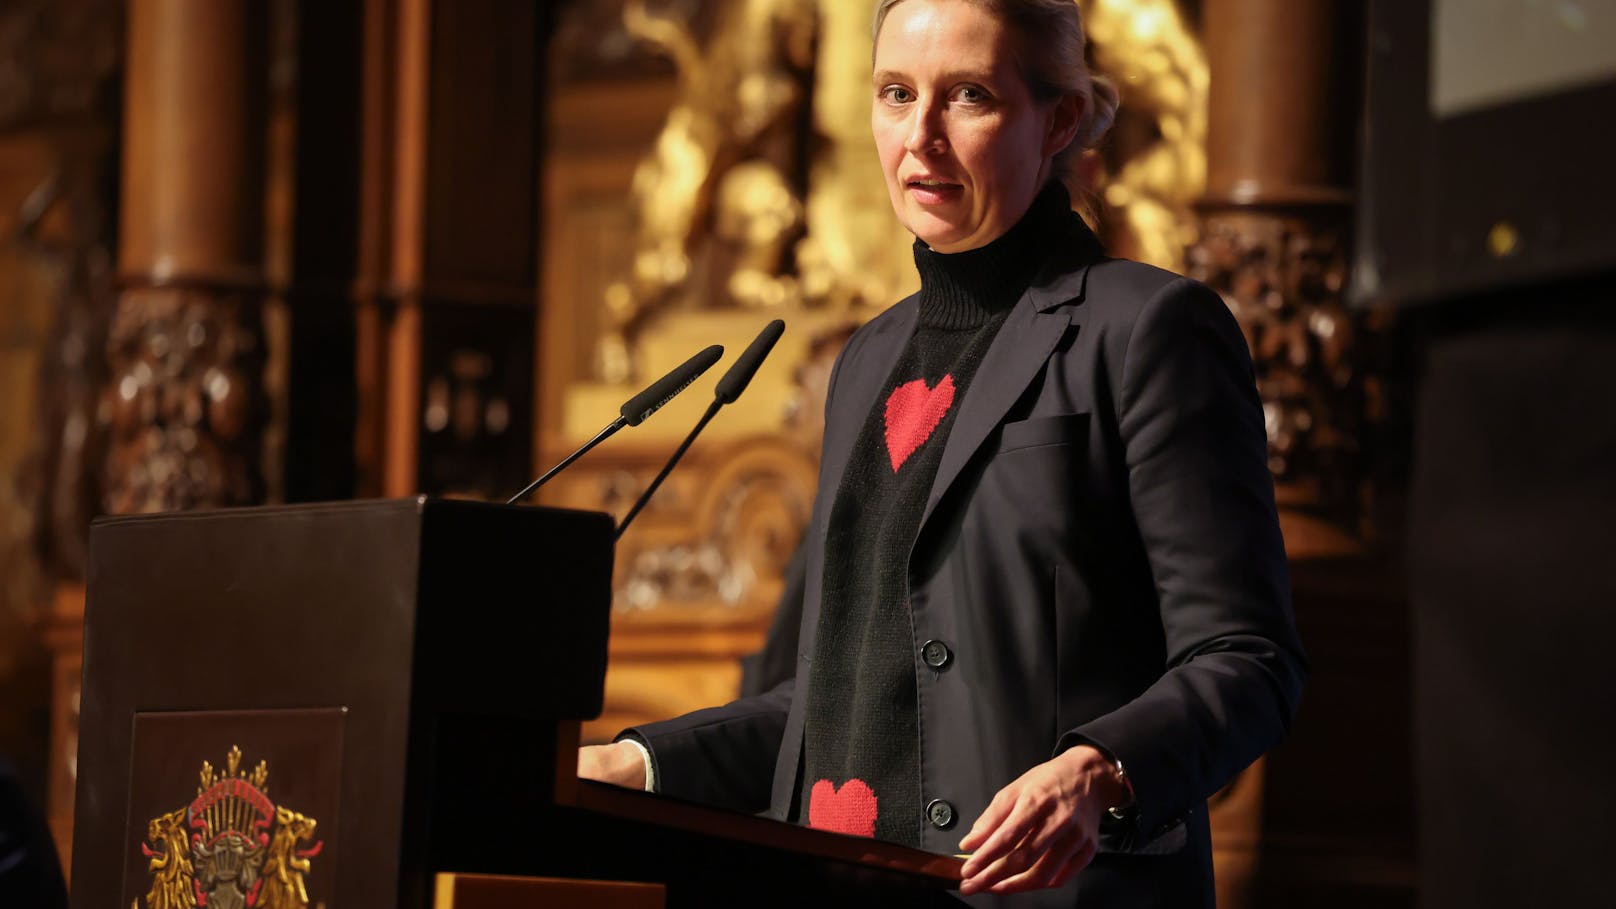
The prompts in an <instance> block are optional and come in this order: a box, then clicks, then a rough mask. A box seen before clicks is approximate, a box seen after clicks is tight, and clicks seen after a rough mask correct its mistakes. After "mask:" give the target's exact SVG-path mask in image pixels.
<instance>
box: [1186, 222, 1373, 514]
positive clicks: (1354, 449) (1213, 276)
mask: <svg viewBox="0 0 1616 909" xmlns="http://www.w3.org/2000/svg"><path fill="white" fill-rule="evenodd" d="M1344 217H1345V212H1338V213H1332V214H1329V215H1325V214H1319V215H1314V216H1313V217H1302V216H1299V215H1288V214H1277V213H1269V212H1262V211H1235V212H1220V213H1215V214H1211V215H1209V216H1208V217H1207V219H1206V222H1205V224H1204V226H1203V238H1202V240H1201V242H1200V243H1198V244H1197V245H1196V246H1195V247H1193V248H1192V249H1191V251H1190V269H1189V273H1190V275H1191V276H1192V277H1195V278H1198V279H1200V280H1201V281H1204V282H1206V283H1207V284H1209V285H1211V286H1212V287H1214V288H1217V289H1218V291H1219V292H1220V293H1221V294H1222V295H1223V298H1224V302H1226V303H1227V304H1228V305H1229V308H1230V310H1231V311H1233V312H1234V315H1235V318H1236V319H1237V320H1238V321H1239V322H1240V327H1241V330H1242V331H1243V332H1245V335H1246V341H1247V343H1248V344H1249V345H1250V347H1251V353H1252V359H1253V361H1254V362H1255V364H1256V368H1257V388H1258V392H1259V394H1260V395H1261V397H1262V403H1263V413H1264V418H1265V421H1266V424H1267V431H1268V452H1269V460H1268V466H1269V469H1270V470H1272V471H1273V473H1274V477H1275V479H1276V480H1277V481H1280V482H1288V483H1299V482H1300V483H1307V484H1310V485H1315V486H1316V487H1317V489H1318V493H1319V495H1320V497H1321V503H1323V504H1329V505H1335V506H1341V507H1350V506H1351V504H1352V502H1353V499H1354V496H1355V494H1356V493H1355V486H1356V481H1357V474H1358V470H1357V466H1356V461H1357V457H1358V452H1359V447H1360V441H1361V432H1362V422H1363V414H1364V411H1363V390H1362V389H1363V382H1362V381H1361V379H1362V378H1363V376H1362V369H1361V365H1360V363H1359V362H1358V360H1357V351H1358V349H1359V345H1358V344H1357V343H1356V339H1357V336H1358V334H1359V332H1360V328H1361V324H1360V323H1361V317H1360V316H1358V315H1355V314H1353V313H1351V312H1349V311H1348V310H1347V309H1346V307H1345V305H1344V304H1343V303H1342V299H1341V290H1342V287H1343V285H1344V284H1345V282H1346V273H1347V262H1346V250H1345V248H1344V245H1343V240H1342V231H1343V229H1344V228H1345V222H1344Z"/></svg>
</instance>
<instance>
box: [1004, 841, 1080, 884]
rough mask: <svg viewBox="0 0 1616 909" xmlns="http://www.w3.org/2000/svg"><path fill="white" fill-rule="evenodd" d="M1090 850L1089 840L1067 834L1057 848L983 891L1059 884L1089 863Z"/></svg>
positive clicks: (1069, 878)
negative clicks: (1018, 872) (1025, 868)
mask: <svg viewBox="0 0 1616 909" xmlns="http://www.w3.org/2000/svg"><path fill="white" fill-rule="evenodd" d="M1094 850H1095V842H1094V841H1093V840H1084V839H1083V838H1081V837H1076V836H1074V837H1071V838H1069V839H1067V840H1065V841H1063V842H1062V843H1061V846H1060V848H1058V849H1052V850H1050V851H1048V852H1046V853H1044V855H1043V857H1042V858H1040V859H1039V860H1038V861H1037V862H1035V863H1033V866H1032V867H1031V868H1028V869H1027V870H1026V871H1023V872H1022V873H1020V874H1016V875H1012V876H1010V877H1007V878H1005V879H1004V880H1002V881H999V882H998V883H996V884H993V885H992V886H990V887H988V888H987V891H988V892H989V893H1022V892H1025V891H1028V890H1042V889H1044V888H1046V887H1060V886H1062V885H1064V884H1065V883H1066V882H1067V881H1069V880H1071V879H1072V876H1073V875H1075V874H1077V873H1078V872H1079V871H1082V870H1083V869H1084V868H1087V867H1088V865H1089V862H1092V861H1093V860H1094Z"/></svg>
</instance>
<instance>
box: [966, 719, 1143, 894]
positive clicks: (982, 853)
mask: <svg viewBox="0 0 1616 909" xmlns="http://www.w3.org/2000/svg"><path fill="white" fill-rule="evenodd" d="M1127 798H1128V793H1127V790H1126V789H1125V788H1124V785H1123V782H1122V780H1121V779H1120V778H1119V777H1118V776H1117V771H1116V768H1115V767H1114V766H1113V765H1112V764H1111V762H1110V761H1108V760H1106V758H1105V755H1103V754H1101V753H1100V751H1099V750H1098V749H1095V748H1092V747H1090V746H1088V745H1078V746H1075V747H1073V748H1070V749H1068V750H1066V751H1064V752H1062V753H1061V754H1059V755H1057V756H1056V757H1055V758H1054V759H1053V760H1050V761H1046V762H1044V763H1042V764H1039V765H1038V766H1036V767H1034V768H1032V769H1031V770H1029V771H1027V772H1026V773H1024V774H1022V775H1021V776H1020V777H1019V778H1018V779H1017V780H1016V781H1015V782H1013V783H1011V784H1010V785H1008V786H1006V787H1004V788H1003V789H1001V790H999V794H998V795H995V796H994V797H993V801H992V802H991V803H989V804H988V808H987V810H986V811H984V812H982V816H981V817H979V818H977V819H976V823H975V824H974V825H973V826H972V827H971V832H970V833H967V834H966V835H965V838H964V839H962V840H960V844H959V847H960V851H961V852H974V853H975V854H974V855H972V856H971V858H970V859H969V860H968V861H966V863H965V867H964V868H963V869H962V871H961V878H962V879H961V881H960V893H962V894H965V895H967V896H969V895H970V894H973V893H982V892H988V893H1020V892H1022V891H1024V890H1038V889H1042V888H1044V887H1059V886H1060V885H1062V884H1064V883H1066V881H1067V880H1069V879H1070V878H1071V877H1072V875H1074V874H1076V873H1077V872H1079V871H1081V870H1083V868H1084V867H1086V866H1087V865H1088V863H1089V862H1090V861H1091V860H1092V859H1093V858H1094V850H1095V847H1096V846H1097V845H1098V844H1099V831H1100V818H1101V816H1102V815H1103V814H1104V813H1105V810H1106V809H1107V808H1113V807H1120V806H1121V805H1122V804H1123V802H1125V801H1126V800H1127Z"/></svg>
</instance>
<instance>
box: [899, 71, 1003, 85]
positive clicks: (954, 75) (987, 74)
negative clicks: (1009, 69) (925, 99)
mask: <svg viewBox="0 0 1616 909" xmlns="http://www.w3.org/2000/svg"><path fill="white" fill-rule="evenodd" d="M937 79H938V81H940V82H945V83H948V84H950V85H952V84H953V83H955V82H992V81H993V73H992V71H990V70H979V69H953V70H948V71H947V72H943V73H940V74H938V77H937ZM870 81H872V82H875V83H876V84H878V85H880V84H885V83H887V82H906V81H910V80H909V77H908V76H907V75H905V74H904V73H901V72H898V71H897V70H890V69H878V70H876V71H875V72H874V73H872V74H871V76H870Z"/></svg>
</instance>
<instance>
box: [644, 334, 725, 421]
mask: <svg viewBox="0 0 1616 909" xmlns="http://www.w3.org/2000/svg"><path fill="white" fill-rule="evenodd" d="M723 355H724V347H723V345H721V344H714V345H713V346H711V347H709V348H707V349H706V350H704V351H702V352H701V353H698V354H696V355H695V356H693V357H691V358H690V359H688V360H686V361H684V362H683V363H681V364H679V365H678V366H675V367H674V368H673V369H672V370H671V371H670V372H669V373H668V374H667V375H665V376H663V377H662V378H660V379H658V380H656V381H655V382H652V383H651V384H650V385H649V386H648V387H647V388H646V389H645V390H644V391H642V392H640V393H639V394H637V395H635V396H634V397H632V398H629V399H628V400H627V401H625V402H624V403H623V409H622V410H621V411H620V412H621V413H622V415H623V419H624V420H626V421H628V425H630V426H638V425H640V423H642V422H643V421H644V420H645V418H646V417H649V416H650V415H651V414H654V413H656V412H657V411H658V410H661V409H662V405H664V404H666V403H668V402H669V401H671V400H673V398H674V395H677V394H678V393H679V392H681V391H684V390H685V389H686V388H688V387H689V386H690V383H691V382H694V381H696V379H697V377H699V376H700V375H701V374H702V373H704V372H706V371H707V370H709V369H712V368H713V364H714V363H717V362H718V360H719V358H720V357H722V356H723Z"/></svg>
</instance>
